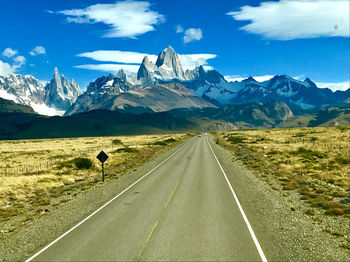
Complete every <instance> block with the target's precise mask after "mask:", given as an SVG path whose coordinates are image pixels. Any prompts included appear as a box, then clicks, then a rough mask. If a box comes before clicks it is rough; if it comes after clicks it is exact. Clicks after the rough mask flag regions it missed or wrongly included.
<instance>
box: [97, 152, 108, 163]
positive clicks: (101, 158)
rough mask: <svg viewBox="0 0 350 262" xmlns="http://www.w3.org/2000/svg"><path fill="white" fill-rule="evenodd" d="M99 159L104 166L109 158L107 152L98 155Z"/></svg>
mask: <svg viewBox="0 0 350 262" xmlns="http://www.w3.org/2000/svg"><path fill="white" fill-rule="evenodd" d="M97 159H98V160H100V161H101V163H102V164H103V163H104V162H105V161H106V160H107V159H108V156H107V154H106V153H105V152H103V151H101V152H100V153H99V154H98V155H97Z"/></svg>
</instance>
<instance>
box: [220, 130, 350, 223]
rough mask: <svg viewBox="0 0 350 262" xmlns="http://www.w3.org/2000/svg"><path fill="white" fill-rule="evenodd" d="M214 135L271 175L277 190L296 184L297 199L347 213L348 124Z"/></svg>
mask: <svg viewBox="0 0 350 262" xmlns="http://www.w3.org/2000/svg"><path fill="white" fill-rule="evenodd" d="M214 136H215V138H216V139H217V143H219V144H222V145H224V146H225V147H226V148H228V149H230V150H232V151H233V152H234V154H235V156H236V158H237V159H239V160H241V161H242V162H243V163H244V164H245V165H247V166H248V167H249V168H250V169H252V170H255V171H258V172H256V174H257V175H258V176H259V177H261V178H264V177H266V176H274V177H276V178H277V179H278V181H279V183H280V186H281V188H282V190H296V191H297V192H298V193H299V194H300V199H301V200H303V201H306V202H307V203H308V204H309V205H310V206H311V207H313V208H320V209H324V210H325V214H327V215H346V216H349V214H350V206H349V202H350V200H349V197H348V196H349V191H350V176H349V170H350V147H349V143H350V142H349V141H350V128H348V127H316V128H293V129H270V130H240V131H228V132H220V133H214ZM307 213H308V214H311V212H310V211H309V212H307Z"/></svg>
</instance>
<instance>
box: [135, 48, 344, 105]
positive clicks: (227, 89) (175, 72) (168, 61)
mask: <svg viewBox="0 0 350 262" xmlns="http://www.w3.org/2000/svg"><path fill="white" fill-rule="evenodd" d="M169 82H180V83H181V84H183V85H184V86H185V87H187V88H188V89H190V90H191V91H192V92H194V93H195V94H196V95H197V96H200V97H202V98H204V99H205V100H207V101H209V102H211V103H213V104H215V105H218V106H223V105H228V104H239V103H248V102H266V101H271V100H279V101H284V102H286V103H287V104H288V105H289V106H291V107H292V108H299V109H312V108H315V107H319V106H321V105H325V104H335V103H338V102H341V101H344V100H346V99H347V98H348V97H349V90H347V91H343V92H342V91H337V92H332V91H331V90H330V89H327V88H326V89H321V88H318V87H317V86H316V84H315V83H313V82H312V81H311V80H310V79H309V78H306V79H305V80H304V81H299V80H296V79H293V78H291V77H289V76H286V75H282V76H275V77H274V78H272V79H270V80H268V81H264V82H257V81H256V80H255V79H254V78H252V77H249V78H247V79H245V80H243V81H241V82H238V81H236V82H228V81H226V80H225V78H224V76H223V75H221V74H220V73H219V72H217V71H216V70H209V71H206V70H204V68H203V66H199V67H196V68H194V69H192V70H186V71H184V70H183V69H182V66H181V63H180V60H179V58H178V55H177V54H176V53H175V51H174V49H173V48H172V47H171V46H169V47H167V48H166V49H164V50H163V51H162V52H161V53H160V54H159V56H158V59H157V62H156V64H153V63H152V62H150V61H149V59H148V57H145V58H144V59H143V62H142V64H141V66H140V68H139V71H138V74H137V83H138V84H140V85H143V86H148V85H152V84H157V83H169Z"/></svg>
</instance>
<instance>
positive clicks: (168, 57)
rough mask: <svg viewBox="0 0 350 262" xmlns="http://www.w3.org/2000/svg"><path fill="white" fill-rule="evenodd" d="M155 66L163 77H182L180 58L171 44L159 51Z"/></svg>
mask: <svg viewBox="0 0 350 262" xmlns="http://www.w3.org/2000/svg"><path fill="white" fill-rule="evenodd" d="M156 67H157V69H158V71H159V72H160V75H161V76H163V77H164V76H165V77H170V78H178V79H180V80H183V79H184V71H183V68H182V65H181V63H180V58H179V56H178V54H177V53H175V50H174V49H173V48H172V47H171V46H168V47H167V48H166V49H164V50H163V51H162V52H160V54H159V55H158V58H157V61H156Z"/></svg>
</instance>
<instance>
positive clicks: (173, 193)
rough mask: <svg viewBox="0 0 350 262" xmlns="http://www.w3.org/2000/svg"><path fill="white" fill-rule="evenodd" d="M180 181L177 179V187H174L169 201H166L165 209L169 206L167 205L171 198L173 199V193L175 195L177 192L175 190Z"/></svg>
mask: <svg viewBox="0 0 350 262" xmlns="http://www.w3.org/2000/svg"><path fill="white" fill-rule="evenodd" d="M179 182H180V181H177V183H176V185H175V187H174V189H173V192H171V195H170V197H169V199H168V201H166V203H165V206H164V209H165V208H167V206H168V204H169V202H170V200H171V199H172V197H173V195H174V193H175V191H176V188H177V186H178V185H179Z"/></svg>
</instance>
